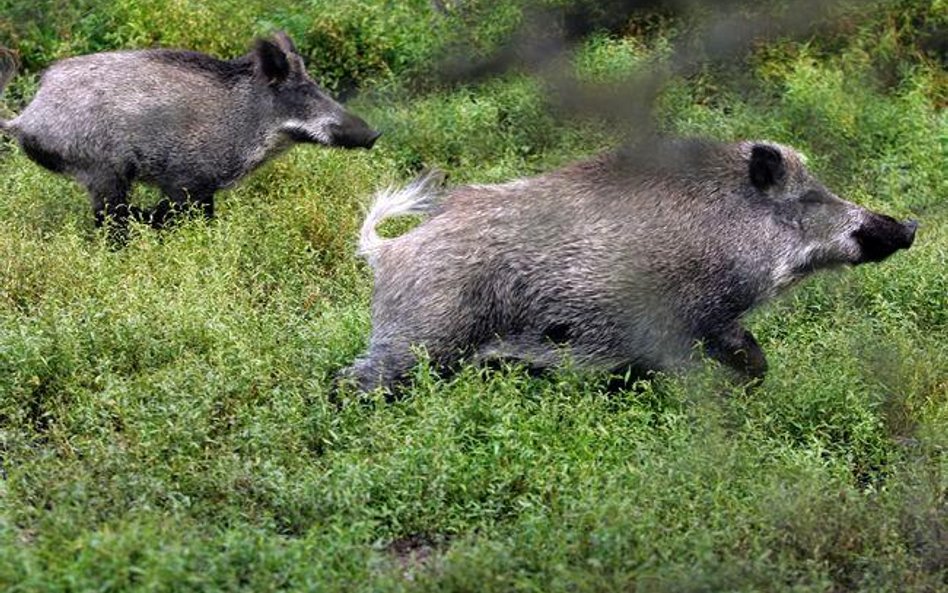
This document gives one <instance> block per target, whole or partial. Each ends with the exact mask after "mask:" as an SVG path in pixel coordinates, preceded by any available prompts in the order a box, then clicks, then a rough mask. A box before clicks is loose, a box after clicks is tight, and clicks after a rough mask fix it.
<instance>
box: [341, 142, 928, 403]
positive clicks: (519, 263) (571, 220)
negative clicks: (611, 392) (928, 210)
mask: <svg viewBox="0 0 948 593" xmlns="http://www.w3.org/2000/svg"><path fill="white" fill-rule="evenodd" d="M646 153H647V154H646ZM436 181H437V180H436V179H434V178H433V177H432V176H426V177H423V178H421V179H419V180H417V181H415V182H414V183H412V184H411V185H409V186H408V187H406V188H404V189H401V190H397V191H395V190H389V191H383V192H381V193H379V194H378V195H377V196H376V198H375V203H374V206H373V207H372V209H371V211H370V212H369V214H368V217H367V218H366V220H365V223H364V225H363V227H362V235H361V241H360V251H361V253H362V254H363V255H364V256H365V257H366V258H367V259H368V261H369V263H370V264H371V266H372V267H373V268H374V272H375V290H374V296H373V302H372V323H373V328H372V336H371V341H370V344H369V348H368V352H366V353H365V354H364V355H363V356H362V357H361V358H359V359H358V360H357V361H356V362H355V364H354V365H353V366H351V367H349V368H348V369H346V370H344V371H343V372H342V373H341V377H340V378H341V380H342V382H343V383H345V382H349V383H355V386H356V387H357V388H359V389H360V390H371V389H373V388H376V387H379V386H384V387H392V386H393V384H395V383H397V382H398V381H399V380H400V379H402V378H403V377H404V376H405V374H406V372H407V371H408V370H409V369H410V368H411V366H412V365H413V363H414V361H415V356H414V354H413V348H414V347H416V346H417V347H423V348H425V349H426V350H427V352H428V355H429V356H430V358H431V360H432V362H433V363H434V364H435V365H437V366H439V367H450V366H452V364H453V363H455V362H457V361H458V360H460V359H462V358H467V359H469V360H474V361H485V360H491V359H511V360H515V361H521V362H523V363H524V364H526V365H527V366H530V367H533V368H538V369H543V368H548V367H551V366H553V365H555V364H557V363H558V362H559V361H561V360H562V357H563V356H564V355H565V354H568V356H569V357H570V358H571V359H572V360H573V361H574V363H575V364H576V365H577V366H579V367H580V368H589V369H602V370H610V371H615V372H624V371H627V370H632V371H634V372H636V373H641V372H643V371H647V370H671V371H675V370H681V369H683V368H685V367H687V366H688V365H689V364H690V362H691V361H693V359H694V352H695V345H696V343H698V342H701V343H703V344H704V351H705V352H706V353H707V355H709V356H711V357H712V358H714V359H717V360H718V361H720V362H721V363H723V364H724V365H726V366H727V367H730V368H732V369H733V370H734V371H736V372H737V373H739V375H740V376H741V377H742V378H743V379H746V380H748V381H754V382H756V381H759V380H761V379H762V378H763V377H764V374H765V372H766V369H767V362H766V359H765V357H764V353H763V352H762V351H761V349H760V347H759V346H758V344H757V342H756V341H755V339H754V336H753V335H751V333H750V332H748V331H747V330H746V329H745V328H744V327H743V326H742V325H741V318H742V317H743V316H744V315H745V314H746V313H747V312H748V311H750V310H751V309H753V308H754V307H755V306H757V305H759V304H760V303H762V302H764V301H766V300H767V299H769V298H771V297H773V296H774V295H776V294H777V293H779V292H780V291H781V290H782V289H784V288H786V287H788V286H790V285H791V284H793V283H794V282H796V281H798V280H800V279H801V278H803V277H804V276H807V275H808V274H810V273H812V272H814V271H816V270H819V269H821V268H828V267H833V266H838V265H843V264H850V265H855V264H861V263H865V262H875V261H880V260H883V259H885V258H886V257H888V256H889V255H891V254H892V253H894V252H895V251H897V250H900V249H907V248H908V247H909V246H911V245H912V242H913V240H914V238H915V230H916V226H917V223H916V222H914V221H907V222H899V221H896V220H895V219H893V218H891V217H889V216H886V215H884V214H878V213H875V212H871V211H869V210H866V209H865V208H862V207H859V206H857V205H855V204H852V203H850V202H847V201H845V200H843V199H841V198H839V197H837V196H836V195H834V194H833V193H832V192H831V191H830V190H828V189H827V188H826V187H824V186H823V185H822V184H821V183H820V182H819V181H818V180H817V179H815V178H814V177H813V176H812V175H811V174H810V173H809V172H808V171H807V169H806V167H805V166H804V163H803V159H802V158H801V156H800V155H799V154H798V153H797V152H795V151H794V150H793V149H791V148H789V147H786V146H780V145H778V144H773V143H770V142H750V141H746V142H739V143H736V144H720V143H713V142H707V141H698V140H675V141H671V140H669V141H661V142H656V143H655V144H654V145H652V146H650V147H649V148H648V150H647V151H643V150H637V151H633V150H620V151H616V152H613V153H610V154H607V155H603V156H600V157H598V158H593V159H591V160H588V161H585V162H580V163H577V164H573V165H570V166H567V167H565V168H563V169H560V170H558V171H554V172H552V173H548V174H545V175H541V176H539V177H534V178H530V179H523V180H519V181H513V182H510V183H503V184H499V185H473V186H466V187H458V188H455V189H452V190H441V189H439V187H438V185H439V184H438V183H437V182H436ZM407 213H428V214H429V215H430V218H429V219H428V220H426V221H425V222H424V223H423V224H421V225H420V226H418V227H416V228H415V229H413V230H412V231H410V232H408V233H406V234H404V235H402V236H400V237H397V238H393V239H382V238H380V237H379V236H378V235H377V234H376V231H375V226H376V225H377V224H378V223H379V222H381V221H382V220H384V219H386V218H388V217H391V216H396V215H400V214H407Z"/></svg>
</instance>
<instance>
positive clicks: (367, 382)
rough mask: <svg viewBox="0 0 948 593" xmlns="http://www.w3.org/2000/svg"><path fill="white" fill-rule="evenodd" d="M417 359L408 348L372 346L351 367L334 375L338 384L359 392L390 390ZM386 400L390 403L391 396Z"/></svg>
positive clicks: (388, 395)
mask: <svg viewBox="0 0 948 593" xmlns="http://www.w3.org/2000/svg"><path fill="white" fill-rule="evenodd" d="M416 362H417V358H416V357H415V355H414V354H413V353H412V352H411V350H410V349H409V348H407V347H406V348H397V347H395V348H393V347H388V346H380V345H373V346H371V347H370V348H369V351H368V352H367V353H366V354H364V355H363V356H361V357H359V358H358V359H356V361H355V362H354V363H353V364H352V366H350V367H348V368H345V369H343V370H341V371H340V372H339V373H338V374H337V375H336V381H337V383H338V384H350V385H353V386H354V387H355V388H356V389H357V390H358V391H360V392H363V393H365V392H369V391H372V390H374V389H376V388H379V387H384V388H386V389H389V390H391V389H392V388H393V387H395V386H396V385H397V384H398V383H399V382H400V381H402V380H403V379H404V378H405V376H406V375H407V374H408V372H409V371H410V370H411V368H412V367H413V366H415V363H416ZM386 398H387V399H388V400H389V401H391V400H392V399H394V398H393V396H392V394H391V393H389V394H387V396H386Z"/></svg>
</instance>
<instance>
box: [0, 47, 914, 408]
mask: <svg viewBox="0 0 948 593" xmlns="http://www.w3.org/2000/svg"><path fill="white" fill-rule="evenodd" d="M5 55H6V56H7V57H9V54H5ZM3 62H4V64H6V66H5V67H4V68H2V70H0V90H2V88H3V87H4V86H6V84H7V83H8V82H9V81H10V79H11V78H12V76H13V73H14V70H15V66H14V65H13V62H12V61H11V60H9V59H6V60H3ZM0 131H2V132H5V133H6V134H8V135H9V136H12V137H13V138H15V139H16V140H17V141H18V143H19V145H20V146H21V147H22V149H23V151H24V153H26V155H27V156H28V157H29V158H30V159H32V160H33V161H35V162H36V163H38V164H40V165H42V166H43V167H45V168H47V169H49V170H51V171H54V172H57V173H62V174H64V175H68V176H71V177H73V178H75V179H76V180H77V181H78V182H79V183H80V184H82V185H83V186H84V187H85V188H86V189H87V190H88V192H89V197H90V200H91V203H92V210H93V214H94V216H95V222H96V225H98V226H102V225H105V226H107V227H108V228H109V229H110V232H111V233H112V236H113V239H117V240H118V241H120V242H121V241H122V240H123V239H124V237H125V229H126V227H127V221H128V220H129V219H133V220H139V221H143V222H146V223H149V224H151V225H153V226H155V227H162V226H165V225H167V224H168V223H169V221H170V220H171V219H172V217H173V216H174V215H175V214H176V213H179V212H183V211H187V210H189V209H190V208H192V207H195V208H196V209H197V211H198V212H201V213H203V215H204V216H206V217H208V218H210V217H212V216H213V213H214V193H215V192H216V191H217V190H219V189H222V188H226V187H229V186H231V185H233V184H235V183H236V182H237V181H239V180H240V179H241V178H242V177H244V176H245V175H247V174H248V173H249V172H251V171H253V170H254V169H255V168H256V167H258V166H260V165H261V164H262V163H264V162H266V161H267V160H268V159H270V158H272V157H273V156H275V155H277V154H279V153H280V152H282V151H284V150H286V149H288V148H289V147H290V146H292V145H293V144H295V143H301V142H308V143H316V144H322V145H324V146H338V147H343V148H366V149H368V148H371V147H372V146H373V144H374V143H375V141H376V140H377V139H378V137H379V135H380V133H379V132H377V131H375V130H373V129H372V128H371V127H369V126H368V125H367V124H366V122H365V121H363V120H362V119H360V118H359V117H357V116H355V115H353V114H352V113H349V112H348V111H346V110H345V109H344V108H343V107H342V106H341V105H339V104H338V103H337V102H336V101H334V100H333V99H332V98H331V97H330V96H329V95H328V94H327V93H326V92H325V91H324V90H322V89H321V88H320V87H319V86H318V85H317V83H316V82H315V81H314V80H313V79H312V78H311V77H310V76H309V74H308V73H307V71H306V67H305V65H304V63H303V58H302V57H301V56H300V54H299V52H298V51H297V49H296V47H295V46H294V44H293V42H292V41H291V40H290V38H289V37H288V36H287V35H286V34H284V33H276V34H275V35H274V36H272V37H271V38H270V39H260V40H258V41H257V42H256V45H255V46H254V48H253V50H252V51H251V52H250V53H248V54H247V55H244V56H242V57H238V58H236V59H232V60H219V59H216V58H213V57H211V56H208V55H205V54H201V53H197V52H192V51H182V50H167V49H153V50H142V51H117V52H104V53H97V54H91V55H86V56H80V57H74V58H69V59H64V60H61V61H59V62H57V63H55V64H54V65H53V66H51V67H50V68H49V69H48V70H47V71H46V72H45V73H44V74H43V76H42V78H41V81H40V85H39V89H38V91H37V92H36V96H35V97H34V99H33V100H32V102H30V103H29V104H28V105H27V106H26V108H25V109H24V110H23V112H22V113H21V114H20V115H19V116H17V117H15V118H13V119H11V120H6V121H4V120H0ZM135 181H140V182H143V183H147V184H151V185H154V186H157V187H158V188H159V189H160V190H161V191H162V192H163V194H164V196H165V199H163V200H162V201H160V202H159V203H158V204H157V205H156V206H155V207H153V208H151V209H148V210H142V209H138V208H135V207H133V206H131V205H130V204H129V201H128V193H129V190H130V188H131V186H132V183H133V182H135ZM404 214H424V215H425V216H426V220H425V221H424V222H423V223H421V224H420V225H419V226H417V227H415V228H414V229H413V230H411V231H409V232H407V233H405V234H403V235H401V236H399V237H395V238H391V239H382V238H380V237H379V235H378V234H377V233H376V230H375V228H376V225H377V224H379V223H380V222H381V221H383V220H385V219H387V218H389V217H394V216H399V215H404ZM916 228H917V223H916V222H914V221H905V222H900V221H897V220H895V219H893V218H891V217H889V216H886V215H884V214H879V213H875V212H872V211H869V210H867V209H865V208H862V207H860V206H857V205H856V204H853V203H850V202H847V201H845V200H843V199H841V198H839V197H838V196H836V195H835V194H833V193H832V192H831V191H830V190H828V189H827V188H826V187H825V186H823V185H822V184H821V183H820V182H819V181H818V180H817V179H816V178H814V177H813V176H812V175H811V174H810V173H809V171H808V170H807V168H806V166H805V164H804V159H803V158H802V156H801V155H800V154H799V153H798V152H796V151H795V150H794V149H792V148H790V147H787V146H782V145H779V144H775V143H771V142H763V141H760V142H758V141H740V142H735V143H731V144H726V143H720V142H712V141H706V140H695V139H656V140H654V142H652V143H651V144H650V145H649V146H648V147H647V149H643V147H642V146H641V145H638V146H637V147H626V148H620V149H617V150H613V151H611V152H608V153H605V154H603V155H601V156H598V157H595V158H591V159H588V160H585V161H582V162H578V163H574V164H571V165H568V166H566V167H563V168H561V169H559V170H556V171H552V172H549V173H546V174H543V175H539V176H536V177H532V178H527V179H518V180H514V181H510V182H508V183H501V184H495V185H469V186H462V187H455V188H445V187H443V183H442V178H441V176H440V175H439V174H437V173H436V172H432V173H428V174H425V175H422V176H421V177H419V178H418V179H417V180H415V181H414V182H412V183H410V184H409V185H408V186H407V187H404V188H402V189H387V190H384V191H381V192H379V193H378V194H377V195H376V196H375V201H374V204H373V205H372V207H371V209H370V211H369V213H368V215H367V217H366V219H365V222H364V224H363V227H362V230H361V237H360V240H359V251H360V253H361V254H362V255H363V256H364V257H365V258H366V259H367V260H368V262H369V264H370V265H371V267H372V269H373V271H374V275H375V284H374V292H373V299H372V334H371V337H370V341H369V346H368V350H367V352H366V353H365V354H364V355H363V356H361V357H360V358H359V359H357V360H356V361H355V363H354V364H353V365H352V366H350V367H349V368H347V369H344V370H342V371H341V372H340V373H339V376H338V378H337V383H338V384H339V385H343V384H351V385H352V386H354V387H355V388H356V389H358V390H360V391H369V390H373V389H376V388H379V387H382V388H385V389H386V390H387V391H388V392H389V393H391V392H392V390H393V389H395V388H396V387H397V386H398V385H399V384H400V383H401V382H402V381H403V380H404V379H405V377H406V376H407V375H408V373H409V371H410V369H411V368H412V366H413V365H414V364H415V362H416V354H417V352H418V349H424V350H425V351H426V352H427V354H428V356H429V357H430V360H431V361H432V363H433V364H435V365H436V366H437V367H438V368H441V369H445V370H450V369H453V368H455V367H456V366H457V364H458V363H459V362H460V361H464V360H467V361H473V362H488V361H496V360H513V361H518V362H521V363H523V364H524V365H526V366H528V367H531V368H533V369H538V370H543V369H548V368H551V367H555V366H557V365H558V364H559V363H561V362H562V361H564V360H567V359H568V360H570V361H571V362H572V363H573V364H575V365H576V366H578V367H580V368H584V369H598V370H607V371H614V372H628V371H633V372H635V373H640V372H644V371H650V370H662V371H680V370H683V369H686V368H687V367H689V366H690V365H692V364H694V361H695V359H696V355H695V353H696V348H695V346H696V344H698V343H700V344H703V346H704V352H705V353H706V354H707V355H708V356H710V357H711V358H713V359H716V360H718V361H719V362H721V363H722V364H723V365H724V366H725V367H727V368H729V369H732V370H733V371H734V373H735V374H736V375H737V376H738V377H739V378H740V379H741V380H745V381H754V382H756V381H759V380H761V379H763V377H764V374H765V373H766V370H767V361H766V358H765V357H764V353H763V352H762V351H761V348H760V346H758V344H757V341H756V340H755V339H754V336H753V335H752V334H751V333H750V332H749V331H748V330H747V329H746V328H744V327H743V326H742V325H741V319H742V318H743V317H744V316H745V314H746V313H748V312H749V311H750V310H751V309H753V308H754V307H756V306H757V305H759V304H761V303H763V302H764V301H766V300H768V299H770V298H772V297H773V296H775V295H776V294H778V293H779V292H780V291H781V290H782V289H784V288H786V287H788V286H790V285H792V284H794V283H795V282H797V281H798V280H800V279H801V278H803V277H805V276H807V275H808V274H810V273H812V272H814V271H817V270H820V269H822V268H828V267H833V266H840V265H845V264H849V265H857V264H861V263H865V262H874V261H880V260H882V259H885V258H886V257H888V256H889V255H891V254H892V253H894V252H896V251H898V250H900V249H907V248H908V247H910V246H911V245H912V242H913V240H914V238H915V232H916Z"/></svg>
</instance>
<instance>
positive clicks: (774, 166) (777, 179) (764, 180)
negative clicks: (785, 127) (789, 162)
mask: <svg viewBox="0 0 948 593" xmlns="http://www.w3.org/2000/svg"><path fill="white" fill-rule="evenodd" d="M749 172H750V180H751V183H753V184H754V187H756V188H757V189H759V190H761V191H766V190H768V189H770V188H771V187H773V186H775V185H777V184H778V183H781V182H782V181H783V180H784V178H785V177H786V176H787V169H786V164H785V163H784V162H783V155H781V154H780V151H779V150H777V149H776V148H774V147H773V146H767V145H766V144H755V145H754V148H753V149H751V157H750V168H749Z"/></svg>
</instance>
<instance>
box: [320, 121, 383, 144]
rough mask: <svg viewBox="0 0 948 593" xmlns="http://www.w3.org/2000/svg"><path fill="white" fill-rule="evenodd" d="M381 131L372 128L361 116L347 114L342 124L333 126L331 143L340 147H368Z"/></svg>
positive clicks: (373, 142)
mask: <svg viewBox="0 0 948 593" xmlns="http://www.w3.org/2000/svg"><path fill="white" fill-rule="evenodd" d="M381 135H382V132H379V131H376V130H373V129H372V128H370V127H369V124H367V123H365V121H364V120H363V119H362V118H361V117H357V116H355V115H349V116H348V117H346V118H345V120H344V121H343V123H342V124H340V125H336V126H333V128H332V136H333V145H335V146H340V147H342V148H365V149H369V148H372V146H373V145H374V144H375V141H376V140H378V139H379V136H381Z"/></svg>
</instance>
